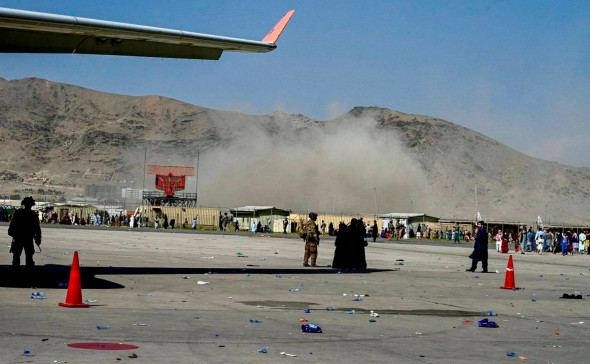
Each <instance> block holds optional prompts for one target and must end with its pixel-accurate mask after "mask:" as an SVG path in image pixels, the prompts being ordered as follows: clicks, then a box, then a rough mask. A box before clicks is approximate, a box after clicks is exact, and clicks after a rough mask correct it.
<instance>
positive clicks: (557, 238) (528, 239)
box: [493, 226, 590, 255]
mask: <svg viewBox="0 0 590 364" xmlns="http://www.w3.org/2000/svg"><path fill="white" fill-rule="evenodd" d="M493 238H494V240H495V242H496V251H498V252H501V253H508V252H509V251H510V250H513V251H514V252H516V253H521V254H525V253H526V252H536V253H537V254H543V253H553V254H562V255H578V254H580V255H584V254H586V255H590V235H589V234H588V231H587V230H583V231H581V232H580V233H577V232H576V231H571V230H564V231H560V230H552V229H542V228H539V229H537V230H534V229H533V228H532V227H528V228H527V227H526V226H524V227H522V228H521V229H520V230H519V231H515V232H514V231H513V232H506V231H505V232H503V231H502V230H500V229H498V230H497V231H496V234H495V235H494V237H493Z"/></svg>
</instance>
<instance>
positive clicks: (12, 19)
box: [0, 7, 295, 60]
mask: <svg viewBox="0 0 590 364" xmlns="http://www.w3.org/2000/svg"><path fill="white" fill-rule="evenodd" d="M294 12H295V11H294V10H290V11H288V12H287V13H286V14H285V16H283V18H282V19H281V20H280V21H279V22H278V23H277V24H276V25H275V27H274V28H273V29H272V30H271V31H270V33H268V34H267V35H266V36H265V37H264V38H263V40H261V41H255V40H247V39H239V38H230V37H223V36H218V35H211V34H201V33H193V32H187V31H183V30H175V29H166V28H156V27H149V26H144V25H135V24H128V23H117V22H111V21H105V20H97V19H88V18H79V17H73V16H66V15H57V14H48V13H39V12H32V11H25V10H17V9H8V8H1V7H0V53H81V54H105V55H114V56H139V57H169V58H190V59H212V60H217V59H219V58H220V57H221V53H223V51H236V52H257V53H264V52H270V51H272V50H273V49H275V48H276V47H277V45H276V42H277V40H278V38H279V36H280V35H281V33H282V32H283V30H284V29H285V27H286V26H287V23H288V22H289V20H290V19H291V17H292V16H293V14H294Z"/></svg>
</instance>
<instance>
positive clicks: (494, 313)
mask: <svg viewBox="0 0 590 364" xmlns="http://www.w3.org/2000/svg"><path fill="white" fill-rule="evenodd" d="M488 316H498V314H497V313H496V312H494V311H492V310H489V311H488Z"/></svg>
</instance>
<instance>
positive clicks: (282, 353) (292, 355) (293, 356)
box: [281, 351, 297, 358]
mask: <svg viewBox="0 0 590 364" xmlns="http://www.w3.org/2000/svg"><path fill="white" fill-rule="evenodd" d="M281 355H283V356H288V357H291V358H295V357H296V356H297V355H295V354H289V353H285V352H284V351H281Z"/></svg>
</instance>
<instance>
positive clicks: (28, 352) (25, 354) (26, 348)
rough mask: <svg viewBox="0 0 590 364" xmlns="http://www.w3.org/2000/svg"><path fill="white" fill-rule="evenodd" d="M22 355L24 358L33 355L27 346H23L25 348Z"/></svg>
mask: <svg viewBox="0 0 590 364" xmlns="http://www.w3.org/2000/svg"><path fill="white" fill-rule="evenodd" d="M23 355H24V356H31V355H33V353H31V349H29V348H28V347H27V346H25V348H24V349H23Z"/></svg>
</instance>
